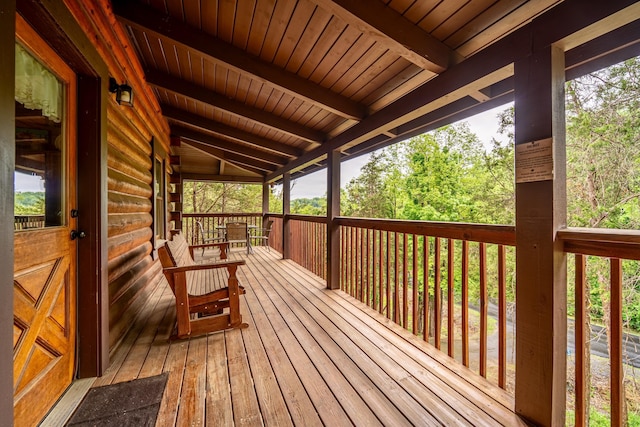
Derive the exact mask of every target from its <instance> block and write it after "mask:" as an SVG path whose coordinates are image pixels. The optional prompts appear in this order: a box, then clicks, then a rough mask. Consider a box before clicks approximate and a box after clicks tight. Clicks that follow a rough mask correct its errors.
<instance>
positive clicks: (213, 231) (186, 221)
mask: <svg viewBox="0 0 640 427" xmlns="http://www.w3.org/2000/svg"><path fill="white" fill-rule="evenodd" d="M198 221H200V222H201V223H202V228H203V230H204V232H205V235H206V236H209V237H210V236H216V235H217V234H218V232H219V229H217V228H216V227H222V226H223V225H224V224H225V223H227V222H246V223H247V225H255V226H256V227H262V214H259V213H183V214H182V233H183V234H184V236H185V238H186V239H187V242H191V244H192V245H196V244H199V243H202V237H203V236H201V235H200V230H199V228H198V226H197V224H196V222H198Z"/></svg>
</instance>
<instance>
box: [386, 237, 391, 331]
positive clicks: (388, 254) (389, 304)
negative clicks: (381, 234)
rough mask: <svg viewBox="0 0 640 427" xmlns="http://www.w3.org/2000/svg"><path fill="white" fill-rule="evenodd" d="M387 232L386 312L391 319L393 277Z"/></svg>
mask: <svg viewBox="0 0 640 427" xmlns="http://www.w3.org/2000/svg"><path fill="white" fill-rule="evenodd" d="M386 234H387V268H386V270H385V273H386V276H387V289H386V291H387V301H386V302H387V308H386V312H387V318H388V319H391V286H390V285H391V279H390V277H389V276H390V274H389V270H390V267H391V242H390V240H389V232H388V231H387V232H386Z"/></svg>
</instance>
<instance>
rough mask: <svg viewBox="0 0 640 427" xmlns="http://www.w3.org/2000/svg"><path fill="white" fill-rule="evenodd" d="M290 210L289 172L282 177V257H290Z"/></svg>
mask: <svg viewBox="0 0 640 427" xmlns="http://www.w3.org/2000/svg"><path fill="white" fill-rule="evenodd" d="M290 212H291V174H290V173H289V172H287V173H285V174H284V175H283V177H282V259H290V258H291V226H290V224H289V213H290Z"/></svg>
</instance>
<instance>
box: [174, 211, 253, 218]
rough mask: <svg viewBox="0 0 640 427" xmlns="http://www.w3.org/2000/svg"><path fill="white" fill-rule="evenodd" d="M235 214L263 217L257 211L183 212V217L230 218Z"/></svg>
mask: <svg viewBox="0 0 640 427" xmlns="http://www.w3.org/2000/svg"><path fill="white" fill-rule="evenodd" d="M234 216H249V217H261V216H262V214H261V213H256V212H231V213H229V212H225V213H183V214H182V217H183V218H195V217H199V218H229V217H234Z"/></svg>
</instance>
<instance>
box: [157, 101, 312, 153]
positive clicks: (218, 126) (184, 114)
mask: <svg viewBox="0 0 640 427" xmlns="http://www.w3.org/2000/svg"><path fill="white" fill-rule="evenodd" d="M160 108H161V109H162V115H163V116H165V117H166V118H168V119H171V120H175V121H178V122H181V123H186V124H190V125H192V126H195V127H198V128H200V129H204V130H207V131H209V132H213V133H216V134H218V135H222V136H225V137H228V138H231V139H234V140H236V141H240V142H244V143H245V144H250V145H254V146H256V147H258V148H260V149H263V150H269V151H272V152H274V153H277V154H279V155H282V154H285V155H287V156H289V157H298V156H299V155H301V154H302V150H300V149H298V148H295V147H292V146H290V145H286V144H281V143H279V142H276V141H272V140H270V139H266V138H262V137H260V136H257V135H255V134H252V133H250V132H246V131H243V130H241V129H237V128H234V127H232V126H228V125H225V124H223V123H220V122H216V121H215V120H210V119H207V118H205V117H202V116H199V115H197V114H193V113H190V112H188V111H185V110H181V109H180V108H175V107H172V106H170V105H166V104H162V105H160Z"/></svg>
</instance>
